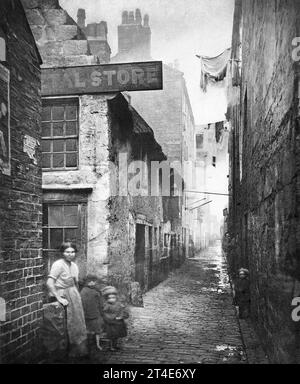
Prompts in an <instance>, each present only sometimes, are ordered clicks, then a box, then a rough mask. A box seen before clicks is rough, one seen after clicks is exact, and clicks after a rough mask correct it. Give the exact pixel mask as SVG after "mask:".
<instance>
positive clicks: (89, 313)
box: [80, 275, 104, 350]
mask: <svg viewBox="0 0 300 384" xmlns="http://www.w3.org/2000/svg"><path fill="white" fill-rule="evenodd" d="M97 283H98V278H97V276H95V275H87V277H86V278H85V281H84V287H83V288H82V290H81V292H80V295H81V301H82V306H83V310H84V316H85V323H86V328H87V332H88V340H89V345H90V346H91V343H94V342H95V341H96V346H97V348H98V349H100V350H102V347H101V345H100V339H101V336H102V334H103V332H104V330H103V329H104V320H103V300H102V297H101V293H100V292H99V291H98V289H97Z"/></svg>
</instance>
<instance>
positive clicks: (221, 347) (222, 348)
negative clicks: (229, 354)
mask: <svg viewBox="0 0 300 384" xmlns="http://www.w3.org/2000/svg"><path fill="white" fill-rule="evenodd" d="M215 350H216V351H227V350H230V351H236V350H237V347H233V346H231V345H227V344H224V345H217V346H216V348H215Z"/></svg>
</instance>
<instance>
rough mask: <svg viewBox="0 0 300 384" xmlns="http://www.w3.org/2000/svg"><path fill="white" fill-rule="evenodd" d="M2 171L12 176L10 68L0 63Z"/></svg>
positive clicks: (0, 158)
mask: <svg viewBox="0 0 300 384" xmlns="http://www.w3.org/2000/svg"><path fill="white" fill-rule="evenodd" d="M0 172H1V173H2V174H4V175H8V176H10V101H9V70H8V69H7V68H5V67H4V66H3V65H1V64H0Z"/></svg>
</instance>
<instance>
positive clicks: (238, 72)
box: [227, 0, 300, 363]
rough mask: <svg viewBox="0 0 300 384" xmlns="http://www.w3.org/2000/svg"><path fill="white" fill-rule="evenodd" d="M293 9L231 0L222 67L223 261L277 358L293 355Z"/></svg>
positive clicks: (299, 273) (299, 275)
mask: <svg viewBox="0 0 300 384" xmlns="http://www.w3.org/2000/svg"><path fill="white" fill-rule="evenodd" d="M299 15H300V7H299V3H298V2H295V1H275V0H274V1H273V0H271V1H267V2H261V1H256V0H251V1H247V2H242V1H240V0H237V1H236V6H235V15H234V26H233V40H232V57H231V60H230V65H229V67H230V68H229V71H228V81H229V88H228V91H229V92H228V94H229V105H228V113H227V114H228V119H229V121H230V124H231V137H230V187H229V193H230V195H231V196H230V199H229V216H228V220H227V223H228V229H229V235H230V242H229V244H230V246H229V261H230V264H231V268H232V270H233V272H236V271H237V269H238V268H239V267H248V268H249V270H250V282H251V286H250V289H251V316H252V320H253V322H254V324H255V325H256V329H257V331H258V333H259V335H260V336H261V339H262V340H263V342H264V345H265V348H266V351H267V352H268V355H269V357H270V359H271V361H272V362H277V363H295V362H298V363H299V361H300V360H299V325H298V323H296V322H294V321H293V320H292V317H291V312H292V309H293V307H292V306H291V303H292V299H293V297H298V296H299V295H300V292H299V279H300V269H299V238H300V236H299V62H298V61H297V60H295V55H294V53H293V49H295V47H294V46H293V44H292V42H293V40H294V38H295V37H296V36H299V20H300V19H299ZM253 30H256V31H259V33H258V34H257V35H256V36H254V37H253Z"/></svg>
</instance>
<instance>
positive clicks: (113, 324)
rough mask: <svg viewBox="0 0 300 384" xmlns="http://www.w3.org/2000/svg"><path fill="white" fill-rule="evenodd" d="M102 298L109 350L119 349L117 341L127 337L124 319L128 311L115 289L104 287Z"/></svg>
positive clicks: (126, 317) (127, 315)
mask: <svg viewBox="0 0 300 384" xmlns="http://www.w3.org/2000/svg"><path fill="white" fill-rule="evenodd" d="M102 295H103V298H104V304H103V319H104V324H105V328H104V329H105V333H106V335H107V338H108V339H109V340H110V350H111V351H115V350H116V349H120V346H119V345H118V340H119V339H120V338H122V337H126V336H127V326H126V323H125V321H124V319H128V317H129V314H128V311H127V309H126V307H125V305H123V304H122V303H121V302H120V300H119V297H118V291H117V289H116V288H115V287H111V286H108V287H105V288H104V289H103V290H102Z"/></svg>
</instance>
